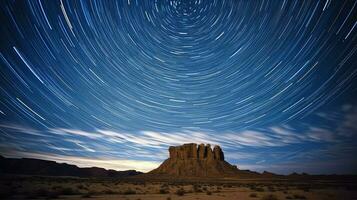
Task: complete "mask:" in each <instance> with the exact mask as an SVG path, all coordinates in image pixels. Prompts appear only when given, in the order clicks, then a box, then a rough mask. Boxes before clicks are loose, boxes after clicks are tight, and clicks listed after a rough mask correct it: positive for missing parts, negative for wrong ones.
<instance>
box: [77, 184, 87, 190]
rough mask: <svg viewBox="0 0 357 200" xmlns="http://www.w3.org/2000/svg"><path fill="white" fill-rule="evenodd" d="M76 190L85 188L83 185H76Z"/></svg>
mask: <svg viewBox="0 0 357 200" xmlns="http://www.w3.org/2000/svg"><path fill="white" fill-rule="evenodd" d="M77 188H78V189H80V190H86V189H87V187H85V186H84V185H82V184H80V185H77Z"/></svg>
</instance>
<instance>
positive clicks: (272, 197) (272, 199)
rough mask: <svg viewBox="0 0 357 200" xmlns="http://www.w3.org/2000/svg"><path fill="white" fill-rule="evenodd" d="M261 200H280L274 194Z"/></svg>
mask: <svg viewBox="0 0 357 200" xmlns="http://www.w3.org/2000/svg"><path fill="white" fill-rule="evenodd" d="M261 200H278V197H277V196H275V195H274V194H268V195H265V196H263V197H262V198H261Z"/></svg>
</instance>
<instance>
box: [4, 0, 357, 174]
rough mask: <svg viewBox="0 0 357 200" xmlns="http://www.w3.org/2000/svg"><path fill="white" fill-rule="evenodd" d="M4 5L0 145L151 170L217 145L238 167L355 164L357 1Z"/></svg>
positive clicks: (42, 1) (338, 169)
mask: <svg viewBox="0 0 357 200" xmlns="http://www.w3.org/2000/svg"><path fill="white" fill-rule="evenodd" d="M0 4H1V7H0V20H1V26H0V33H1V37H0V66H1V69H0V78H1V85H0V95H1V100H0V150H1V151H0V152H1V154H2V155H5V156H12V157H14V156H15V157H16V156H18V157H37V158H48V159H54V160H58V161H66V162H71V163H75V164H79V165H80V164H83V163H92V162H93V164H92V165H96V164H97V165H100V166H104V167H110V168H115V167H116V168H117V169H129V168H135V169H139V170H143V171H147V170H150V169H153V168H154V167H155V166H156V165H157V164H158V163H159V162H160V161H162V160H163V159H165V157H167V155H166V148H167V146H169V145H175V144H181V143H184V142H198V143H201V142H209V143H212V144H220V145H222V147H223V148H224V149H225V152H227V156H226V157H227V159H228V161H230V162H232V163H234V164H237V165H238V167H242V168H249V169H252V170H258V171H259V170H270V171H274V172H280V173H290V172H292V171H306V172H311V173H356V171H355V169H356V168H355V167H357V161H356V159H355V158H353V157H352V156H353V154H354V153H356V152H357V149H356V142H355V141H356V139H357V136H356V132H357V125H356V124H357V105H356V102H357V101H356V98H357V93H356V91H357V90H356V86H357V84H356V82H357V80H356V76H357V66H356V65H357V57H356V56H357V55H356V50H357V42H356V36H357V34H356V33H357V27H356V24H357V8H356V7H357V5H356V4H357V1H353V0H351V1H349V0H346V1H336V0H321V1H317V0H316V1H289V0H282V1H275V0H263V1H258V0H257V1H236V0H182V1H180V0H150V1H140V0H126V1H124V0H122V1H99V0H93V1H86V0H81V1H80V0H78V1H70V0H53V1H46V0H28V1H20V0H5V1H1V2H0ZM355 101H356V102H355ZM153 155H154V156H153ZM79 158H81V159H84V160H86V161H85V162H83V163H79V160H80V159H79ZM90 159H92V162H90V161H88V160H90ZM96 159H97V160H98V159H99V160H101V161H102V162H97V163H96V162H95V160H96ZM108 161H112V163H121V164H118V165H117V166H113V164H111V165H107V164H108ZM307 163H309V164H307ZM331 163H336V164H331ZM287 166H288V167H287ZM292 166H294V167H295V168H294V167H292ZM289 167H290V168H289ZM287 168H289V169H287ZM321 168H323V169H324V170H326V171H319V170H321Z"/></svg>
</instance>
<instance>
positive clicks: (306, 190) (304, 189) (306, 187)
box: [297, 185, 310, 192]
mask: <svg viewBox="0 0 357 200" xmlns="http://www.w3.org/2000/svg"><path fill="white" fill-rule="evenodd" d="M297 188H298V189H300V190H302V191H304V192H309V191H310V186H308V185H303V186H299V187H297Z"/></svg>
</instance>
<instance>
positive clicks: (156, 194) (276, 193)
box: [0, 177, 357, 200]
mask: <svg viewBox="0 0 357 200" xmlns="http://www.w3.org/2000/svg"><path fill="white" fill-rule="evenodd" d="M0 183H1V184H0V199H103V200H104V199H108V200H120V199H124V200H146V199H147V200H149V199H150V200H151V199H153V200H155V199H158V200H174V199H177V200H196V199H207V200H210V199H212V200H214V199H218V200H219V199H222V200H223V199H231V200H234V199H237V200H238V199H240V200H245V199H247V200H249V199H256V200H283V199H309V200H334V199H336V200H337V199H339V200H341V199H346V200H353V199H357V191H356V188H357V187H355V186H356V185H355V183H354V182H343V181H342V182H341V181H336V182H334V181H331V180H330V181H327V182H326V181H308V182H306V181H291V180H286V181H273V180H272V181H266V180H265V181H260V180H249V181H246V180H236V181H230V182H218V181H217V182H214V181H210V182H207V183H205V182H197V183H195V182H187V183H185V182H172V181H171V182H150V181H145V182H135V181H134V182H133V181H123V180H101V179H78V178H58V177H52V178H49V177H20V178H19V177H17V178H13V177H12V178H6V179H1V180H0Z"/></svg>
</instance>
